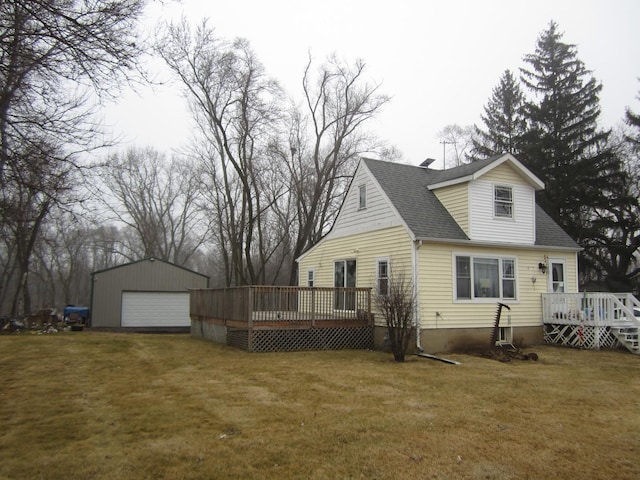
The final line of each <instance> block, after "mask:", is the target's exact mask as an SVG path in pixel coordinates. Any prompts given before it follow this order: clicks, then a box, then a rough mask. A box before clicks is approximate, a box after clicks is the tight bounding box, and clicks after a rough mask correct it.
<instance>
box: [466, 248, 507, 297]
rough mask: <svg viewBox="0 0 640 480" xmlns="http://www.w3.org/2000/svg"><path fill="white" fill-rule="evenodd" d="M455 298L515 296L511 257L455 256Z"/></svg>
mask: <svg viewBox="0 0 640 480" xmlns="http://www.w3.org/2000/svg"><path fill="white" fill-rule="evenodd" d="M455 265H456V299H458V300H472V299H478V298H496V299H499V298H508V299H515V298H516V273H515V270H516V265H515V260H514V259H512V258H496V257H472V256H456V263H455Z"/></svg>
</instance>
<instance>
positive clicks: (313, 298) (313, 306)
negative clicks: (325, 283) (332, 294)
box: [311, 287, 316, 327]
mask: <svg viewBox="0 0 640 480" xmlns="http://www.w3.org/2000/svg"><path fill="white" fill-rule="evenodd" d="M311 326H312V327H315V326H316V290H315V288H314V287H311Z"/></svg>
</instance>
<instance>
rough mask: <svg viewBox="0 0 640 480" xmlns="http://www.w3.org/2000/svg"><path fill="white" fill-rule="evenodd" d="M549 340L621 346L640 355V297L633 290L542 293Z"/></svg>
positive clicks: (574, 343) (583, 345) (549, 341)
mask: <svg viewBox="0 0 640 480" xmlns="http://www.w3.org/2000/svg"><path fill="white" fill-rule="evenodd" d="M542 300H543V324H544V335H545V340H546V341H547V342H548V343H555V344H560V345H566V346H571V347H578V348H594V349H599V348H618V347H620V346H623V347H624V348H626V349H627V350H628V351H629V352H631V353H633V354H635V355H640V301H639V300H638V299H637V298H636V297H634V296H633V295H632V294H630V293H608V292H606V293H605V292H581V293H547V294H542Z"/></svg>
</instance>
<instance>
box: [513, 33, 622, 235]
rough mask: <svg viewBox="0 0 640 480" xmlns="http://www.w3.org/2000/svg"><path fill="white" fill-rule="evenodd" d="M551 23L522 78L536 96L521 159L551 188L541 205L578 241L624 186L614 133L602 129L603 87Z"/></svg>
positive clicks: (527, 59) (530, 107) (530, 103)
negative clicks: (610, 141) (594, 214)
mask: <svg viewBox="0 0 640 480" xmlns="http://www.w3.org/2000/svg"><path fill="white" fill-rule="evenodd" d="M562 36H563V35H562V33H560V32H559V31H558V25H557V24H556V23H555V22H551V23H550V24H549V27H548V29H547V30H546V31H544V32H543V33H542V34H541V35H540V37H539V38H538V42H537V46H536V49H535V53H533V54H530V55H525V57H524V62H525V63H527V64H528V65H529V67H530V69H526V68H522V69H521V80H522V82H523V83H524V85H525V86H526V87H527V88H528V89H529V90H530V91H531V92H532V94H533V100H532V101H526V102H525V108H524V112H525V118H526V121H527V123H528V129H527V133H526V134H525V137H524V139H523V140H524V141H523V152H522V155H521V159H522V160H523V161H524V163H525V164H526V165H527V166H528V167H529V168H530V169H531V170H532V171H533V172H534V173H535V174H536V175H538V176H539V177H540V178H541V179H542V180H543V181H544V182H545V184H546V188H545V190H544V191H543V192H541V195H540V196H539V197H538V203H539V204H540V205H541V206H542V207H543V208H544V209H545V210H546V211H547V213H549V215H551V216H552V217H553V218H554V219H555V220H556V221H557V222H558V223H559V224H560V225H561V226H563V227H564V229H565V230H566V231H567V233H569V234H570V235H571V236H572V237H573V238H574V239H575V240H577V241H578V242H580V241H581V240H583V239H585V238H588V237H589V231H588V230H589V222H590V219H591V216H592V212H593V211H594V209H597V208H604V207H606V205H607V192H613V191H615V189H616V185H619V183H620V182H621V175H622V174H621V168H620V162H619V160H618V159H617V158H616V156H614V155H613V152H612V150H611V148H610V147H608V146H607V145H608V144H607V139H608V137H609V134H610V131H603V130H600V129H599V128H598V125H597V119H598V116H599V115H600V105H599V93H600V91H601V90H602V85H601V84H599V83H598V82H596V80H595V78H593V76H592V75H591V72H590V71H589V70H587V69H586V68H585V65H584V63H583V62H582V61H581V60H580V59H578V57H577V48H576V46H575V45H572V44H567V43H564V42H562Z"/></svg>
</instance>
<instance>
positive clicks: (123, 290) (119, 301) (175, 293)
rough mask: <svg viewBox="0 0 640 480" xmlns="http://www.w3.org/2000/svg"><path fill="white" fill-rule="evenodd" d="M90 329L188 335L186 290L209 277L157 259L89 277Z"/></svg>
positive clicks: (206, 282)
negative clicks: (164, 331) (180, 332)
mask: <svg viewBox="0 0 640 480" xmlns="http://www.w3.org/2000/svg"><path fill="white" fill-rule="evenodd" d="M91 279H92V284H91V323H90V327H92V328H104V329H128V330H138V331H140V330H151V331H153V330H156V331H157V330H173V331H182V330H184V331H185V332H188V331H189V329H190V326H191V320H190V317H189V290H190V289H198V288H207V287H208V286H209V277H208V276H206V275H203V274H201V273H198V272H194V271H192V270H189V269H186V268H183V267H180V266H178V265H175V264H173V263H169V262H165V261H163V260H159V259H157V258H146V259H144V260H139V261H136V262H131V263H126V264H123V265H118V266H116V267H113V268H108V269H105V270H100V271H97V272H93V273H92V274H91Z"/></svg>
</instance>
